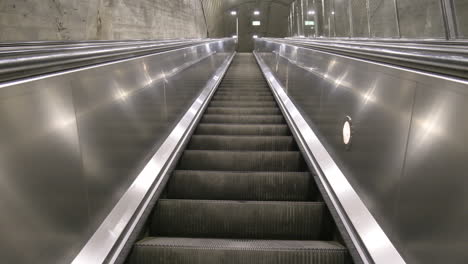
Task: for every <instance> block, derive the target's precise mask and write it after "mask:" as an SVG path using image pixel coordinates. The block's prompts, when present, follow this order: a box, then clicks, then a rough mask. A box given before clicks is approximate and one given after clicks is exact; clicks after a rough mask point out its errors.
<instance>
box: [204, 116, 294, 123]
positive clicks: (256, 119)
mask: <svg viewBox="0 0 468 264" xmlns="http://www.w3.org/2000/svg"><path fill="white" fill-rule="evenodd" d="M201 123H221V124H286V121H285V120H284V118H283V116H281V115H209V114H206V115H204V116H203V117H202V119H201Z"/></svg>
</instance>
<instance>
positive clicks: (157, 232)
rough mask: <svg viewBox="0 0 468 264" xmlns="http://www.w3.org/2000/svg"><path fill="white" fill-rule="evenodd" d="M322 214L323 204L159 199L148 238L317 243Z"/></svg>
mask: <svg viewBox="0 0 468 264" xmlns="http://www.w3.org/2000/svg"><path fill="white" fill-rule="evenodd" d="M325 215H326V214H325V206H324V204H323V203H312V202H307V203H305V202H303V203H300V202H281V203H278V202H238V201H193V200H164V199H162V200H160V201H158V204H157V205H156V210H155V211H154V213H153V216H152V221H151V235H152V236H168V237H209V238H247V239H286V240H319V239H323V237H322V230H323V229H322V228H323V227H324V223H326V220H327V219H324V216H325ZM227 223H229V224H227Z"/></svg>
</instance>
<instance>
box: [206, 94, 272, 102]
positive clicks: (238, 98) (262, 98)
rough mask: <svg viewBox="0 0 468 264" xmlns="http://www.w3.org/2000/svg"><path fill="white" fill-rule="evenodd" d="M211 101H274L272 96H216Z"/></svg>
mask: <svg viewBox="0 0 468 264" xmlns="http://www.w3.org/2000/svg"><path fill="white" fill-rule="evenodd" d="M213 100H219V101H246V102H248V101H274V100H275V99H274V98H273V96H272V95H218V94H215V96H213Z"/></svg>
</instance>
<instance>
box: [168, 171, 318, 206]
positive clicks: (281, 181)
mask: <svg viewBox="0 0 468 264" xmlns="http://www.w3.org/2000/svg"><path fill="white" fill-rule="evenodd" d="M312 181H313V179H312V176H311V175H310V174H309V173H308V172H233V171H193V170H185V171H184V170H176V171H174V172H173V173H172V176H171V178H170V180H169V183H168V186H167V197H168V198H170V199H199V200H215V199H216V200H257V201H307V200H309V199H310V198H311V197H315V196H316V193H317V190H316V188H315V185H314V184H313V182H312Z"/></svg>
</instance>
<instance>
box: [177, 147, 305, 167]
mask: <svg viewBox="0 0 468 264" xmlns="http://www.w3.org/2000/svg"><path fill="white" fill-rule="evenodd" d="M178 168H179V169H182V170H215V171H307V165H306V164H305V162H304V160H303V159H302V156H301V154H300V152H259V151H257V152H247V151H236V152H225V151H202V150H186V151H185V152H184V154H183V156H182V158H181V160H180V162H179V165H178Z"/></svg>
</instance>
